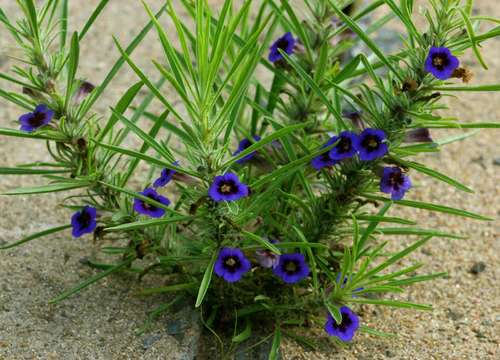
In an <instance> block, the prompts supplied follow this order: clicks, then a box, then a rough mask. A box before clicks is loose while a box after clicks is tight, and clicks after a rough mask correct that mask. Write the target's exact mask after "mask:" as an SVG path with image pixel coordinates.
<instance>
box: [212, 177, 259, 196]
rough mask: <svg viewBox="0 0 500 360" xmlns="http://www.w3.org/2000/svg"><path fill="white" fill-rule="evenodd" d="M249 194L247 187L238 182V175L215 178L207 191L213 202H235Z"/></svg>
mask: <svg viewBox="0 0 500 360" xmlns="http://www.w3.org/2000/svg"><path fill="white" fill-rule="evenodd" d="M249 193H250V190H249V188H248V186H247V185H246V184H243V183H242V182H240V179H239V178H238V175H236V174H234V173H227V174H225V175H220V176H216V177H215V178H214V181H213V183H212V185H211V186H210V188H209V189H208V195H209V196H210V197H211V198H212V200H214V201H236V200H239V199H241V198H243V197H245V196H248V194H249Z"/></svg>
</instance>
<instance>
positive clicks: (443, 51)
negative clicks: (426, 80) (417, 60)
mask: <svg viewBox="0 0 500 360" xmlns="http://www.w3.org/2000/svg"><path fill="white" fill-rule="evenodd" d="M459 65H460V61H459V60H458V59H457V58H456V57H455V56H453V55H452V54H451V51H450V49H448V48H445V47H431V49H430V50H429V55H428V56H427V59H426V60H425V71H427V72H430V73H431V74H432V75H434V77H436V78H438V79H439V80H446V79H449V78H450V77H451V76H452V75H453V72H454V71H455V69H456V68H457V67H458V66H459Z"/></svg>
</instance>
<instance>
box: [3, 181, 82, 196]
mask: <svg viewBox="0 0 500 360" xmlns="http://www.w3.org/2000/svg"><path fill="white" fill-rule="evenodd" d="M89 185H90V183H88V182H75V183H62V184H49V185H43V186H34V187H24V188H17V189H13V190H8V191H7V192H4V193H3V194H2V195H30V194H44V193H52V192H59V191H67V190H73V189H79V188H83V187H88V186H89Z"/></svg>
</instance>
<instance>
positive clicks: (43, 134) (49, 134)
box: [0, 128, 66, 141]
mask: <svg viewBox="0 0 500 360" xmlns="http://www.w3.org/2000/svg"><path fill="white" fill-rule="evenodd" d="M0 135H4V136H12V137H22V138H27V139H42V140H55V141H65V140H66V137H65V136H64V135H63V134H61V133H58V132H55V131H47V130H44V129H42V130H38V131H35V132H32V133H29V132H26V131H21V130H15V129H8V128H0Z"/></svg>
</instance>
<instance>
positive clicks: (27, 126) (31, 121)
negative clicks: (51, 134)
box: [19, 104, 54, 132]
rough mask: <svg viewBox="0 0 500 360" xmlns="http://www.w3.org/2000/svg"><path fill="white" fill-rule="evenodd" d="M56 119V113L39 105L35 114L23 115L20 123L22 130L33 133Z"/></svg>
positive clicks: (45, 106)
mask: <svg viewBox="0 0 500 360" xmlns="http://www.w3.org/2000/svg"><path fill="white" fill-rule="evenodd" d="M53 117H54V111H53V110H50V109H49V108H48V106H47V105H44V104H41V105H38V106H37V107H36V108H35V110H34V111H33V112H30V113H27V114H24V115H21V117H19V122H20V123H21V130H22V131H26V132H33V131H35V130H37V129H39V128H41V127H42V126H45V125H47V124H48V123H49V122H50V121H51V120H52V118H53Z"/></svg>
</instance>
